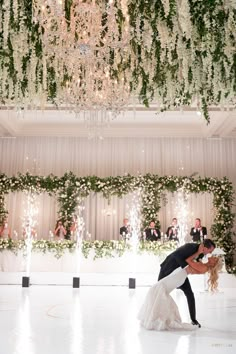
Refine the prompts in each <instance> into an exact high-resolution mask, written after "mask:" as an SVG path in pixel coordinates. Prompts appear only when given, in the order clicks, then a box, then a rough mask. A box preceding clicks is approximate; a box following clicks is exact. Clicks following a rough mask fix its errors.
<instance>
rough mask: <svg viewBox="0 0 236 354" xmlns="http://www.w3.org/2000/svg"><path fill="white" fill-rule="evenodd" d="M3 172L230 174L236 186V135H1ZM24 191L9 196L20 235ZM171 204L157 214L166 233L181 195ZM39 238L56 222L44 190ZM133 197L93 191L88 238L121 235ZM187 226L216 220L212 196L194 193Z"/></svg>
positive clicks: (171, 199)
mask: <svg viewBox="0 0 236 354" xmlns="http://www.w3.org/2000/svg"><path fill="white" fill-rule="evenodd" d="M0 154H1V167H0V171H1V172H3V173H6V174H7V175H8V176H12V175H14V174H17V172H21V173H26V172H27V171H29V172H30V173H32V174H36V175H48V174H50V173H53V174H54V175H58V176H62V175H63V174H64V173H65V172H68V171H72V172H73V173H75V174H76V175H78V176H88V175H96V176H100V177H106V176H117V175H124V174H127V173H130V174H131V175H138V174H146V173H151V174H158V175H160V176H164V175H176V176H190V175H192V174H193V173H195V174H196V176H200V177H201V178H203V177H205V176H206V177H211V176H212V177H218V178H223V177H224V176H226V177H228V178H229V180H231V181H232V182H233V184H234V188H235V189H236V158H235V157H236V140H235V139H222V140H208V139H196V138H195V139H192V138H191V139H186V138H182V139H179V138H178V139H176V138H158V139H157V138H155V139H154V138H130V139H128V138H107V139H105V140H102V141H101V140H88V139H86V138H50V137H46V138H45V137H25V138H16V139H0ZM25 198H26V196H25V195H23V193H10V194H9V196H7V197H6V204H7V208H8V210H9V223H10V225H11V228H12V230H14V229H15V230H16V231H17V232H18V234H19V235H20V234H21V230H22V216H23V211H24V203H25ZM166 199H167V201H168V202H167V204H165V203H164V201H163V204H162V208H161V210H160V213H159V215H158V216H159V219H160V222H161V226H162V227H161V231H162V232H163V233H165V231H166V229H167V227H168V226H169V224H170V222H171V219H172V217H175V216H178V212H179V211H178V210H177V205H178V202H177V194H173V195H172V194H171V193H168V194H167V196H166ZM36 201H37V207H38V210H39V213H38V217H37V233H38V237H40V238H41V237H43V238H47V237H48V235H49V230H53V229H54V227H55V222H56V217H57V210H58V206H57V203H56V199H55V198H53V197H49V196H48V195H47V194H43V195H41V196H39V197H37V198H36ZM130 205H131V196H130V195H128V196H125V197H124V198H122V199H119V198H117V197H112V198H111V201H110V205H108V202H107V200H105V199H104V198H103V197H102V196H101V195H99V194H94V193H92V194H91V195H90V196H89V197H88V198H86V200H85V202H84V206H85V209H84V219H85V237H87V239H92V240H93V239H118V238H119V228H120V226H122V220H123V218H124V217H128V216H129V210H130ZM188 208H189V214H188V223H189V230H190V228H191V226H193V224H194V219H195V218H196V217H199V218H201V220H202V224H203V225H205V226H207V228H208V230H210V226H211V223H212V219H213V215H214V212H213V208H212V196H211V195H210V194H208V193H205V194H200V195H191V196H190V199H189V202H188Z"/></svg>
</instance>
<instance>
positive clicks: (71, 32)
mask: <svg viewBox="0 0 236 354" xmlns="http://www.w3.org/2000/svg"><path fill="white" fill-rule="evenodd" d="M118 2H119V1H118ZM121 6H122V12H123V13H122V16H121V15H120V12H121V10H120V9H121ZM118 8H119V16H120V17H118ZM118 8H117V7H116V6H115V5H114V3H113V1H109V3H107V2H106V1H98V2H95V1H93V0H92V1H91V0H89V1H86V2H83V1H81V0H73V1H72V2H71V7H70V11H69V15H68V11H67V13H66V12H65V2H64V1H62V0H61V1H57V0H38V1H37V2H35V7H34V11H35V16H34V17H35V18H36V21H38V23H39V25H40V26H41V28H42V31H41V34H42V47H43V55H44V60H45V61H46V66H47V68H48V70H50V68H53V70H54V80H55V85H56V86H57V97H56V98H55V103H56V104H57V105H58V106H59V107H61V106H62V105H64V106H65V107H66V108H68V109H69V110H73V111H75V112H76V114H77V116H78V117H79V118H80V117H81V115H80V113H81V112H86V114H85V115H83V114H82V117H85V121H86V124H87V126H88V128H89V130H90V131H92V132H93V133H92V134H91V135H96V134H101V130H102V129H103V127H104V126H106V125H107V124H108V123H109V122H110V120H111V117H112V118H115V117H116V116H117V115H118V114H119V113H120V112H122V111H123V110H124V109H125V108H126V107H127V105H128V103H129V98H130V74H129V73H128V70H126V69H127V63H128V60H129V57H130V49H129V48H130V47H129V46H130V31H129V17H128V15H127V4H126V1H124V0H123V1H122V4H119V6H118ZM95 117H96V118H95Z"/></svg>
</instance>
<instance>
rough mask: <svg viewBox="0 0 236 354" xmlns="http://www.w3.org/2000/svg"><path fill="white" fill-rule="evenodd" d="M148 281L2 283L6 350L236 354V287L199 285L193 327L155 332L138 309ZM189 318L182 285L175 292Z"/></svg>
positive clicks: (0, 321) (1, 334) (0, 340)
mask: <svg viewBox="0 0 236 354" xmlns="http://www.w3.org/2000/svg"><path fill="white" fill-rule="evenodd" d="M147 291H148V287H137V288H136V289H128V287H124V286H83V287H81V288H80V289H73V288H72V287H70V286H39V285H35V286H31V287H30V288H22V287H20V286H18V285H17V286H16V285H8V286H7V285H1V286H0V344H1V349H0V353H1V354H42V353H43V354H54V353H55V354H75V353H80V354H108V353H109V354H133V353H134V354H144V353H145V354H154V353H155V354H156V353H164V354H195V353H196V354H198V353H200V354H206V353H210V354H213V353H214V354H218V353H219V354H233V353H234V354H235V353H236V291H235V289H223V291H221V292H220V293H218V294H215V295H210V294H209V293H204V292H200V291H195V296H196V303H197V313H198V316H197V317H198V320H199V322H201V324H202V328H201V329H198V330H196V331H194V332H191V333H189V332H185V331H176V332H154V331H146V330H144V329H142V328H140V326H139V322H138V321H137V313H138V310H139V308H140V306H141V304H142V301H143V300H144V297H145V294H146V293H147ZM173 297H174V299H175V301H176V302H177V303H178V305H179V307H180V312H181V316H182V318H183V319H184V320H185V321H189V318H188V311H187V304H186V301H185V298H184V295H183V294H182V292H181V291H179V290H176V291H175V292H173Z"/></svg>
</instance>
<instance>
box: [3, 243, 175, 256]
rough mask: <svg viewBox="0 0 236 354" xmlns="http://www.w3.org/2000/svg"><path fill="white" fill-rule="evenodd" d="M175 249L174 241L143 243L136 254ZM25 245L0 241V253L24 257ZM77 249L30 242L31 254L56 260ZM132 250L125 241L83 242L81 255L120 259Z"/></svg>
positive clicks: (157, 253)
mask: <svg viewBox="0 0 236 354" xmlns="http://www.w3.org/2000/svg"><path fill="white" fill-rule="evenodd" d="M176 247H177V243H176V242H174V241H167V242H165V243H161V242H150V241H143V242H140V243H139V244H138V247H137V254H142V253H144V252H147V253H149V254H154V255H161V254H163V253H167V252H170V251H173V250H174V249H175V248H176ZM26 249H27V244H26V241H25V240H12V239H0V251H4V250H9V251H12V252H13V253H14V254H16V255H17V253H18V251H23V254H24V255H25V256H26ZM76 249H77V243H76V242H75V241H70V240H62V241H49V240H37V241H32V252H41V253H43V254H46V253H47V252H50V253H52V254H53V255H54V256H55V257H56V258H58V259H59V258H61V257H62V256H63V255H64V254H65V252H66V251H69V252H70V253H74V252H75V251H76ZM131 250H132V244H131V243H129V242H125V241H116V240H110V241H83V242H82V247H81V253H82V255H83V256H84V257H85V258H88V257H89V256H90V255H91V256H92V257H93V259H98V258H113V257H121V256H123V255H124V253H125V252H129V251H131Z"/></svg>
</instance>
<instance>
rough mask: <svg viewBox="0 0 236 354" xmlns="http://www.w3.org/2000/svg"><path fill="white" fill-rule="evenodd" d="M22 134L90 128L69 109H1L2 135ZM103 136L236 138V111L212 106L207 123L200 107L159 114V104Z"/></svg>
mask: <svg viewBox="0 0 236 354" xmlns="http://www.w3.org/2000/svg"><path fill="white" fill-rule="evenodd" d="M99 135H101V134H100V133H99V134H98V136H99ZM21 136H56V137H88V128H87V127H86V124H85V123H84V120H83V116H81V117H75V114H74V113H69V112H68V111H66V110H54V109H49V108H48V109H47V110H44V111H39V110H38V111H26V112H24V111H21V112H20V113H19V112H16V111H14V110H6V109H4V108H0V138H5V139H9V138H15V137H21ZM101 137H102V138H106V137H153V138H154V137H193V138H194V137H195V138H197V137H205V138H208V139H221V138H226V137H228V138H236V112H234V111H233V110H229V111H221V110H219V109H210V124H209V125H207V123H206V120H205V119H204V118H203V117H202V116H201V115H198V114H197V111H196V109H191V108H188V109H183V110H182V111H167V112H164V113H157V110H156V108H155V107H151V108H148V109H146V108H144V107H136V109H135V110H134V109H133V108H130V109H128V110H127V111H126V112H125V113H124V114H120V115H119V116H118V117H117V118H116V119H114V120H112V121H111V122H110V124H109V125H108V126H106V127H104V128H103V129H102V136H101Z"/></svg>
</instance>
